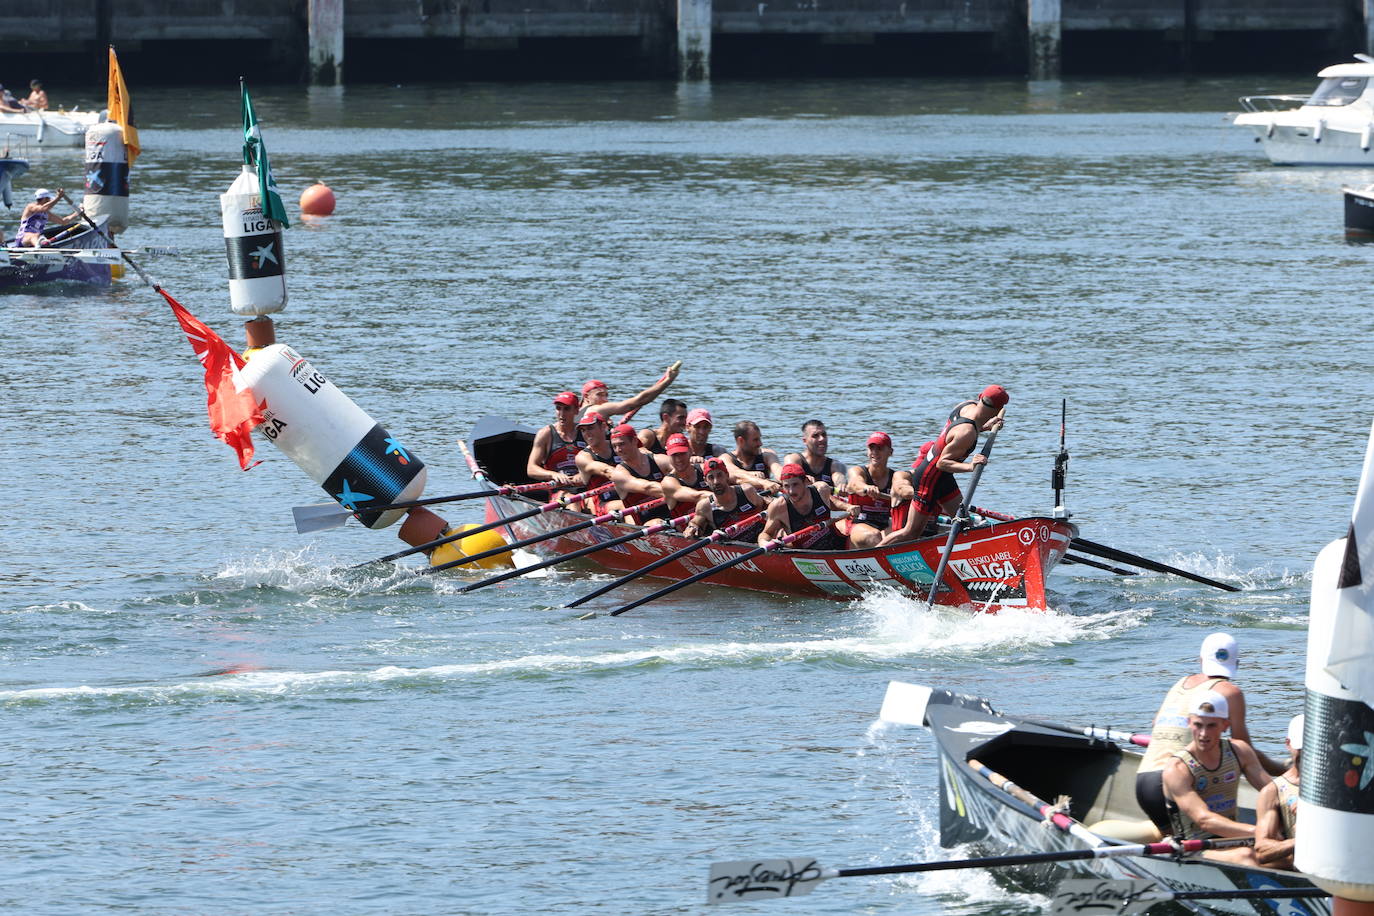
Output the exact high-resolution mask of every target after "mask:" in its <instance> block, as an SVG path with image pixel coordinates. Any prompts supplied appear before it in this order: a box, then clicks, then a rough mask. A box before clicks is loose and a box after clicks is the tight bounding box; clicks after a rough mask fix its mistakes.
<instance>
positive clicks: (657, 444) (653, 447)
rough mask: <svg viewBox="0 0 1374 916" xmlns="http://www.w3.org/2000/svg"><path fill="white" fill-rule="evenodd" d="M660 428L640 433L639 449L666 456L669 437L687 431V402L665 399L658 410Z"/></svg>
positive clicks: (647, 429)
mask: <svg viewBox="0 0 1374 916" xmlns="http://www.w3.org/2000/svg"><path fill="white" fill-rule="evenodd" d="M658 420H659V423H658V426H657V427H656V428H655V427H650V428H646V429H641V430H640V431H639V447H640V448H642V449H644V450H645V451H646V452H653V453H654V454H655V455H666V454H668V451H667V442H668V437H669V436H671V435H672V434H673V433H683V434H684V435H685V432H684V430H686V429H687V402H686V401H679V400H678V399H677V398H664V399H663V403H662V404H660V405H659V408H658Z"/></svg>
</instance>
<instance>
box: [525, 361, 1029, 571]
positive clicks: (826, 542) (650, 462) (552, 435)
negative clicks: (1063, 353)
mask: <svg viewBox="0 0 1374 916" xmlns="http://www.w3.org/2000/svg"><path fill="white" fill-rule="evenodd" d="M680 365H681V364H680V363H677V364H674V365H673V366H670V367H669V368H668V370H667V371H666V372H664V374H663V376H662V377H661V378H660V379H659V380H658V381H657V382H656V383H655V384H654V385H651V386H649V387H648V388H646V389H644V390H643V391H641V392H640V393H639V394H637V395H635V396H634V397H632V398H629V399H627V400H624V401H617V402H612V401H610V399H609V395H608V392H607V388H606V385H605V383H604V382H601V381H599V380H596V379H593V380H591V381H588V382H587V383H586V384H585V385H583V387H582V397H581V398H579V397H578V396H577V395H576V394H574V393H573V392H571V391H564V392H561V393H559V394H558V395H556V396H555V397H554V399H553V404H554V411H555V419H554V422H553V423H550V424H549V425H547V426H545V427H544V428H543V429H541V430H540V431H539V432H538V433H537V434H536V436H535V439H534V443H533V446H532V448H531V450H530V455H529V459H528V462H527V467H526V474H527V475H528V476H529V478H530V479H531V480H535V481H548V482H549V484H550V489H551V490H558V491H563V492H573V491H583V490H588V489H593V488H595V487H598V486H602V485H604V484H606V483H612V484H614V485H615V495H614V496H611V497H609V498H603V500H602V502H601V503H600V505H599V508H600V510H601V511H603V512H605V511H611V510H622V509H633V508H634V507H635V506H637V505H641V504H643V503H646V502H649V501H651V500H657V499H660V498H662V499H663V500H664V503H663V505H662V506H661V507H660V508H657V509H655V510H653V511H651V512H648V513H647V514H645V515H644V518H655V517H665V516H666V517H673V518H677V517H681V516H685V515H688V514H691V515H693V518H692V520H691V521H690V522H688V523H687V527H686V529H684V530H685V533H686V534H688V535H689V536H699V535H702V534H706V533H708V532H710V531H712V530H714V529H719V528H722V527H725V526H726V525H730V524H733V523H734V522H735V521H738V520H739V519H741V518H743V517H744V516H746V515H748V514H750V513H753V512H757V511H759V510H760V509H762V508H763V507H764V506H765V505H766V506H767V516H766V521H765V524H764V528H763V531H762V533H761V534H760V535H759V538H760V542H763V541H765V540H768V539H772V538H774V537H779V536H781V535H784V534H791V533H794V532H796V531H799V530H801V529H803V528H806V527H808V526H811V525H814V524H816V523H817V522H823V521H828V520H829V519H830V517H831V513H832V512H842V513H845V515H846V516H847V518H845V519H843V520H841V521H839V522H838V523H837V524H836V525H835V526H828V525H827V526H824V527H822V528H819V529H818V531H817V533H816V534H815V535H814V536H813V537H812V538H811V541H810V542H806V541H802V542H799V543H797V544H795V545H794V546H797V547H803V548H807V549H811V550H841V549H846V548H849V549H867V548H871V547H877V546H886V545H888V544H898V543H903V542H905V541H911V540H915V539H916V538H919V537H922V536H924V535H926V534H927V533H929V531H928V529H929V527H930V526H932V525H933V523H934V520H935V517H936V516H937V515H938V514H939V513H941V512H944V513H946V514H950V515H952V514H953V513H954V512H956V511H957V510H958V509H959V507H960V505H961V503H962V500H963V494H962V493H961V491H960V490H959V486H958V484H957V483H956V482H955V480H954V476H953V475H955V474H960V473H969V472H972V471H973V470H974V469H976V468H977V467H978V466H979V465H981V464H984V463H986V461H987V457H986V456H985V455H979V454H973V452H974V449H975V447H976V446H977V443H978V435H979V433H981V432H984V431H989V432H990V431H993V430H996V429H999V428H1000V427H1001V425H1002V421H1003V413H1004V411H1005V408H1006V405H1007V401H1008V395H1007V392H1006V389H1004V388H1003V387H1002V386H1001V385H989V386H988V387H986V388H984V389H983V391H982V392H981V393H980V394H979V396H978V397H977V398H975V399H973V400H969V401H964V402H962V403H960V404H958V405H956V406H955V408H954V409H953V410H952V411H951V412H950V415H949V418H948V419H947V420H946V422H945V425H944V428H943V429H942V430H941V431H940V434H939V435H938V436H937V437H936V438H935V439H933V440H931V441H930V442H927V443H926V444H925V445H923V446H922V447H921V450H920V453H919V455H918V457H917V459H916V460H915V461H913V462H912V465H911V470H903V469H894V468H892V467H890V466H889V462H890V460H891V458H892V454H893V446H892V438H891V437H890V436H889V435H888V434H887V433H885V432H875V433H873V434H872V435H870V436H869V437H868V440H867V443H866V447H867V450H868V459H867V461H866V462H865V463H864V464H861V465H856V466H854V467H852V468H846V467H845V465H844V464H842V463H841V462H839V461H837V460H835V459H834V458H831V457H830V456H829V455H827V454H826V453H827V451H828V449H829V436H828V433H827V431H826V428H825V424H824V423H822V422H821V421H820V420H808V421H807V422H806V423H805V424H803V426H802V442H803V449H802V451H800V452H795V453H792V454H789V455H787V456H785V457H784V458H782V459H779V458H778V456H777V453H775V452H774V451H772V450H770V449H767V448H764V446H763V439H762V434H761V432H760V431H759V427H758V424H757V423H754V422H753V421H751V420H742V421H740V422H739V423H736V424H735V426H734V429H733V433H734V439H735V448H734V450H733V451H727V450H726V449H725V448H723V447H721V446H718V445H714V444H712V443H711V441H710V436H711V430H712V428H713V426H714V423H713V420H712V417H711V414H710V412H709V411H707V410H705V409H703V408H700V407H698V408H696V409H693V410H688V409H687V405H686V403H684V402H683V401H681V400H678V399H676V398H667V399H665V400H664V401H663V403H662V405H661V408H660V411H659V419H660V422H659V425H658V426H657V427H654V428H648V429H643V430H636V429H635V427H634V426H632V425H631V424H629V423H628V422H623V423H620V424H618V425H616V426H614V428H611V420H612V419H613V418H614V417H616V416H618V415H621V414H628V415H629V416H633V414H634V412H635V411H636V410H638V409H639V408H640V407H642V406H643V405H645V404H648V403H649V402H651V401H652V400H653V399H654V398H656V397H657V396H658V395H659V394H661V393H662V392H663V391H664V390H665V389H666V388H667V387H668V386H669V385H670V384H672V381H673V380H674V379H675V378H676V377H677V370H678V368H679V367H680ZM579 411H581V416H580V417H579V416H578V412H579ZM763 494H768V495H771V496H778V497H780V498H777V499H774V500H772V501H771V502H769V501H768V500H766V499H765V497H764V495H763ZM589 508H590V509H595V508H598V507H596V506H592V507H589ZM641 520H642V519H641Z"/></svg>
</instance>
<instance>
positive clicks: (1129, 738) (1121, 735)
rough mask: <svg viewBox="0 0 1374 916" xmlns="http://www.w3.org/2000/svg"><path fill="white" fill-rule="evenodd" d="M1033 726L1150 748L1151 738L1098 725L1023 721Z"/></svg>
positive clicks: (1037, 720)
mask: <svg viewBox="0 0 1374 916" xmlns="http://www.w3.org/2000/svg"><path fill="white" fill-rule="evenodd" d="M1022 721H1023V722H1029V723H1030V724H1031V725H1039V726H1040V727H1041V728H1052V729H1054V730H1055V731H1059V732H1067V733H1068V734H1070V735H1086V736H1087V737H1089V738H1106V739H1107V740H1109V741H1123V742H1126V743H1128V744H1134V745H1137V746H1138V747H1149V746H1150V736H1149V735H1139V734H1135V733H1133V732H1123V731H1117V730H1116V729H1114V728H1098V727H1097V726H1096V725H1061V724H1060V723H1058V722H1046V721H1045V720H1043V719H1022Z"/></svg>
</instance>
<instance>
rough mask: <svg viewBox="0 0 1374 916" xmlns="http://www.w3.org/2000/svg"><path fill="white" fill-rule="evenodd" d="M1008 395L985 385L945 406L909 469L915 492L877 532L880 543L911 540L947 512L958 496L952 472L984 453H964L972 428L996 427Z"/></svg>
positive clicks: (973, 436) (973, 440)
mask: <svg viewBox="0 0 1374 916" xmlns="http://www.w3.org/2000/svg"><path fill="white" fill-rule="evenodd" d="M1008 400H1010V396H1009V395H1008V394H1007V390H1006V389H1005V388H1003V387H1002V386H1001V385H989V386H987V387H986V388H984V389H983V390H982V392H981V393H980V394H979V395H978V398H977V399H976V400H973V401H964V402H963V403H961V404H959V405H957V406H956V407H955V408H954V410H952V411H950V414H949V419H948V420H946V421H945V427H944V429H943V430H941V432H940V435H939V436H937V437H936V438H935V441H934V442H933V443H931V444H930V448H929V449H928V450H927V451H926V452H925V457H924V458H922V459H921V460H920V463H919V464H918V465H917V466H916V468H915V469H914V470H913V471H912V473H911V476H912V479H913V481H914V484H915V493H914V495H913V496H912V497H911V509H910V511H908V512H907V513H906V518H905V520H904V521H903V523H902V525H901V526H900V527H898V526H896V525H894V526H893V528H892V530H891V531H889V532H888V533H887V534H885V535H884V536H883V539H882V541H881V542H880V545H881V546H886V545H888V544H900V543H902V542H904V541H912V540H915V539H916V538H918V537H921V535H922V534H923V533H924V532H925V528H926V524H927V523H928V522H929V521H931V519H933V518H934V517H935V516H936V515H938V514H939V513H940V511H941V510H944V511H945V513H946V514H949V515H953V514H954V513H955V512H957V511H958V510H959V506H960V504H961V503H962V502H963V494H962V493H960V492H959V485H958V484H957V483H955V482H954V475H955V474H967V473H971V472H972V471H973V470H974V469H975V468H977V467H978V466H979V465H980V464H987V460H988V459H987V457H986V456H985V455H973V457H972V458H970V457H969V455H970V454H971V453H972V452H973V450H974V448H976V447H977V445H978V434H979V433H981V432H991V431H993V430H997V429H1001V428H1002V412H1003V411H1004V410H1005V408H1006V406H1007V401H1008Z"/></svg>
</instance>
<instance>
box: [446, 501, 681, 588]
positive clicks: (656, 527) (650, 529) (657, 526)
mask: <svg viewBox="0 0 1374 916" xmlns="http://www.w3.org/2000/svg"><path fill="white" fill-rule="evenodd" d="M636 508H637V507H636ZM691 518H692V517H691V516H690V515H683V516H680V517H679V518H674V519H669V520H668V521H666V522H655V523H654V524H652V525H649V526H647V527H645V528H640V529H639V530H637V531H631V532H630V533H629V534H622V535H621V536H620V537H618V538H611V539H610V540H609V541H602V542H601V543H600V544H592V545H591V546H590V547H583V548H582V549H580V550H574V551H573V552H572V553H565V554H561V555H560V556H556V557H553V558H551V559H548V560H541V561H540V562H538V563H534V564H532V565H530V566H522V567H521V568H519V569H512V570H510V571H509V572H503V573H499V574H497V575H495V576H489V577H487V578H485V579H482V580H480V581H478V582H469V583H468V584H467V585H464V586H463V587H462V588H460V589H458V591H460V592H471V591H476V590H477V589H479V588H486V587H487V586H488V585H495V584H496V583H498V582H505V581H506V580H507V579H514V578H515V577H516V576H523V575H524V574H525V573H532V572H537V571H538V570H541V569H548V568H549V567H550V566H556V565H558V564H559V563H565V562H567V561H568V560H576V559H578V558H579V557H585V556H587V554H590V553H596V552H597V551H598V550H605V549H606V548H607V547H615V546H616V545H618V544H624V543H626V542H627V541H633V540H637V539H639V538H644V537H648V536H649V535H651V534H662V533H663V532H665V531H668V530H671V529H673V528H676V527H677V526H679V525H683V524H686V523H687V522H688V521H689V520H691ZM506 549H508V550H509V549H510V548H506Z"/></svg>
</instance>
